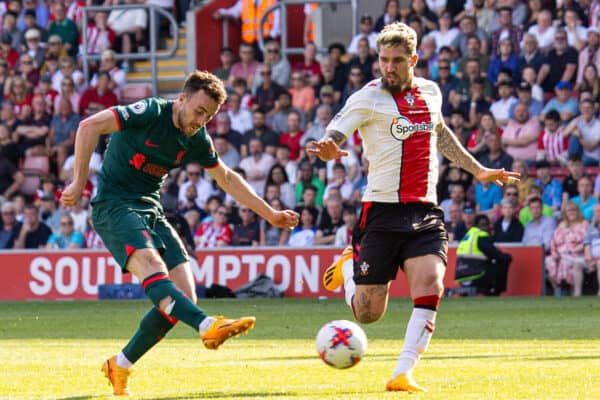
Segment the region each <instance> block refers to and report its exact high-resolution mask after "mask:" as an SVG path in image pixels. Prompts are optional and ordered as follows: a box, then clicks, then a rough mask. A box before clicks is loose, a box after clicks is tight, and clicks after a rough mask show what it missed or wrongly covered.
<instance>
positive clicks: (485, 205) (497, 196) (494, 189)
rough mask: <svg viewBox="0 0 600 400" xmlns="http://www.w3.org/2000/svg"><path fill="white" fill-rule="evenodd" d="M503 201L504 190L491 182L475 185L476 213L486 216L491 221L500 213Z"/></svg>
mask: <svg viewBox="0 0 600 400" xmlns="http://www.w3.org/2000/svg"><path fill="white" fill-rule="evenodd" d="M501 201H502V189H500V187H499V186H497V185H494V184H492V183H490V182H478V183H476V184H475V212H477V214H486V215H487V216H488V217H489V218H490V219H492V218H494V216H495V215H496V214H497V213H498V211H499V209H500V202H501Z"/></svg>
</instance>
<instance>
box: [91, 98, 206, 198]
mask: <svg viewBox="0 0 600 400" xmlns="http://www.w3.org/2000/svg"><path fill="white" fill-rule="evenodd" d="M111 111H112V112H113V113H114V114H115V118H117V120H118V123H119V131H117V132H115V133H113V134H112V136H111V138H110V141H109V144H108V147H107V149H106V153H105V154H104V162H103V164H102V169H101V170H100V172H99V173H98V193H97V195H96V197H95V198H94V201H95V202H98V201H102V200H108V199H122V200H141V201H145V202H150V203H154V204H156V205H160V203H159V189H160V187H161V186H162V184H163V182H164V180H165V178H166V176H167V174H168V172H169V171H170V170H171V169H173V168H176V167H179V166H181V165H185V164H186V163H188V162H191V161H196V162H198V163H199V164H200V165H202V166H203V167H206V168H211V167H214V166H216V164H217V162H218V156H217V152H216V151H215V150H214V147H213V144H212V141H211V139H210V137H209V136H208V133H207V132H206V129H205V128H204V127H202V128H201V129H200V130H198V132H196V134H195V135H193V136H186V135H184V134H183V133H182V132H181V131H180V130H179V129H177V128H176V127H175V125H173V119H172V115H173V102H172V101H169V100H165V99H161V98H157V97H151V98H147V99H144V100H140V101H138V102H137V103H133V104H130V105H127V106H115V107H112V108H111Z"/></svg>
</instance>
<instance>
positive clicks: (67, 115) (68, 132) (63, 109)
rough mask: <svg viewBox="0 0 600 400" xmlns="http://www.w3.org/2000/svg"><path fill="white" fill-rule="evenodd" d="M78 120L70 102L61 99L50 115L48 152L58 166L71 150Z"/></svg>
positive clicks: (63, 161)
mask: <svg viewBox="0 0 600 400" xmlns="http://www.w3.org/2000/svg"><path fill="white" fill-rule="evenodd" d="M65 80H66V79H65ZM79 121H80V117H79V115H78V114H77V113H75V112H74V111H73V109H72V108H71V102H70V101H68V100H67V99H62V100H61V101H60V103H59V106H58V113H57V114H56V115H54V117H52V121H51V122H50V133H49V134H48V153H49V155H50V156H51V157H56V165H57V166H58V168H60V167H61V166H62V165H63V164H64V163H65V160H66V159H67V156H69V155H70V154H71V153H72V152H73V145H74V144H75V133H76V132H77V126H78V125H79Z"/></svg>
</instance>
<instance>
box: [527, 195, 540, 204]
mask: <svg viewBox="0 0 600 400" xmlns="http://www.w3.org/2000/svg"><path fill="white" fill-rule="evenodd" d="M532 203H540V204H541V205H542V206H543V205H544V202H543V201H542V198H541V197H538V196H535V197H532V198H531V199H529V203H527V205H529V206H531V204H532Z"/></svg>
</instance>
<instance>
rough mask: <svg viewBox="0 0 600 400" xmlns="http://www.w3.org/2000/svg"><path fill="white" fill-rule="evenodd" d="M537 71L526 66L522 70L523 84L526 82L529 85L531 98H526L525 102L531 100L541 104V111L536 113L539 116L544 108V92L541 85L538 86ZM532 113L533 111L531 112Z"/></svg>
mask: <svg viewBox="0 0 600 400" xmlns="http://www.w3.org/2000/svg"><path fill="white" fill-rule="evenodd" d="M537 72H538V71H537V70H536V69H534V68H533V67H532V66H526V67H524V68H523V69H522V70H521V83H520V85H522V84H523V83H524V82H525V83H528V84H529V89H530V90H529V95H530V96H529V97H526V98H525V102H527V103H528V102H529V99H531V98H532V99H534V100H537V101H538V102H539V104H540V106H539V109H537V111H536V112H535V115H538V114H539V113H540V111H541V110H542V108H543V106H544V103H543V101H544V90H543V89H542V87H541V86H540V85H538V84H537ZM530 112H531V111H530Z"/></svg>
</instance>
